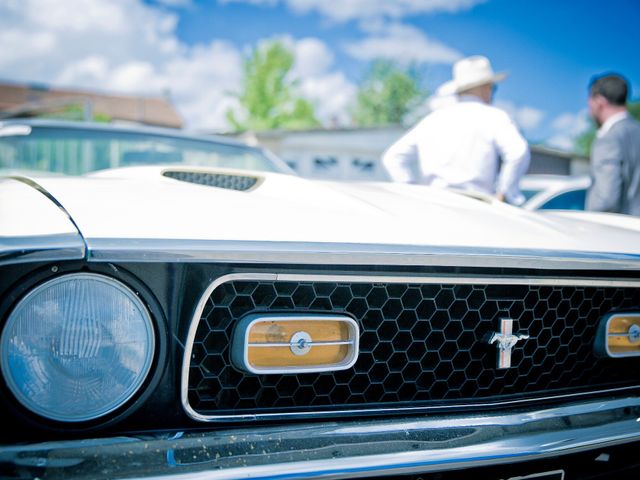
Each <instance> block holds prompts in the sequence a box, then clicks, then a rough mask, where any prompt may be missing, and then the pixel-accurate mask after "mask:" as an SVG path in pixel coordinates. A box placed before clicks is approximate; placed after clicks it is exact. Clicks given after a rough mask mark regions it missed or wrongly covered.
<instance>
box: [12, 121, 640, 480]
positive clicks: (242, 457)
mask: <svg viewBox="0 0 640 480" xmlns="http://www.w3.org/2000/svg"><path fill="white" fill-rule="evenodd" d="M0 166H1V167H2V168H3V169H5V171H6V172H9V173H8V174H7V176H5V177H4V178H2V179H1V180H0V319H1V322H2V323H1V325H0V327H1V337H0V359H1V362H2V363H1V367H2V368H1V370H2V375H1V382H2V384H1V385H0V403H1V404H2V408H1V409H0V422H1V424H2V425H3V428H2V432H1V433H0V437H1V438H0V476H3V477H11V478H33V477H40V478H43V477H44V478H133V477H135V478H141V477H153V478H199V479H209V478H211V479H213V478H316V477H318V478H356V477H371V476H378V477H380V476H388V477H392V476H397V475H405V474H406V475H414V477H413V478H415V477H417V476H418V475H419V476H420V477H421V478H430V477H429V476H430V475H437V477H434V478H441V479H447V478H462V477H464V478H496V479H497V478H507V477H517V478H527V476H531V477H530V478H534V477H535V478H538V479H539V478H547V479H553V478H558V479H559V478H585V477H586V476H589V478H605V477H606V476H607V475H609V474H611V473H612V472H624V473H621V474H620V475H622V476H625V475H631V473H629V472H632V469H635V470H633V471H635V472H636V473H637V471H638V460H637V455H635V451H636V450H637V448H638V445H639V444H640V443H639V442H640V428H639V426H638V425H639V424H638V419H639V418H640V391H639V384H640V357H639V356H638V355H640V224H639V220H638V219H635V218H632V217H623V216H619V215H602V214H600V215H595V214H589V213H585V212H576V213H570V212H557V213H554V212H545V213H538V212H529V211H526V210H522V209H519V208H515V207H511V206H509V205H506V204H503V203H499V202H497V201H493V200H486V199H485V200H479V199H476V198H471V197H468V196H465V195H460V194H457V193H454V192H448V191H444V190H435V189H430V188H427V187H421V186H412V185H398V184H390V183H388V184H377V185H372V184H347V183H330V182H323V183H318V182H313V181H309V180H306V179H303V178H299V177H296V176H294V175H292V174H290V173H289V172H288V171H287V169H286V167H285V166H284V165H282V164H281V163H280V162H279V160H277V159H275V158H273V157H271V156H269V154H268V153H266V152H264V151H262V150H260V149H256V148H252V147H247V146H244V145H242V144H238V143H235V142H232V141H230V140H227V139H223V138H214V137H194V136H188V135H183V134H179V133H175V132H169V131H165V130H157V129H146V128H133V127H118V126H109V125H90V124H71V123H58V122H53V121H41V122H38V121H26V120H24V121H22V120H14V121H6V122H4V123H2V124H0ZM47 172H59V173H65V174H69V173H74V174H79V175H76V176H72V175H60V174H58V175H54V174H51V173H47ZM598 475H602V477H598ZM619 478H622V477H619Z"/></svg>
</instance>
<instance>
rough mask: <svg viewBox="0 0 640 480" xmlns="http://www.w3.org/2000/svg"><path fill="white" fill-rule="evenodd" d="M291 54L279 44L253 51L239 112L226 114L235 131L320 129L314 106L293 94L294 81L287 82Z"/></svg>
mask: <svg viewBox="0 0 640 480" xmlns="http://www.w3.org/2000/svg"><path fill="white" fill-rule="evenodd" d="M294 60H295V58H294V55H293V53H292V52H291V51H290V50H289V49H287V48H286V47H285V46H284V45H283V44H282V42H278V41H274V42H269V43H266V44H263V45H261V46H259V47H258V48H256V49H255V50H254V51H253V53H252V54H251V56H250V57H249V58H248V59H246V60H245V63H244V79H243V82H242V85H241V89H240V92H239V93H238V94H237V98H238V100H239V101H240V105H241V110H240V112H237V111H234V110H232V109H230V110H228V111H227V120H228V121H229V124H230V125H231V126H232V128H233V129H235V130H236V131H246V130H254V131H259V130H270V129H276V128H283V129H302V128H310V127H315V126H318V125H319V122H318V120H317V119H316V117H315V113H314V108H313V105H312V104H311V103H310V102H309V101H307V100H305V99H304V98H302V97H300V96H298V95H297V94H296V93H295V90H296V87H297V81H296V80H294V79H291V78H290V72H291V68H292V67H293V63H294Z"/></svg>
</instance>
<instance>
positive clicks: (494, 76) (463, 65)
mask: <svg viewBox="0 0 640 480" xmlns="http://www.w3.org/2000/svg"><path fill="white" fill-rule="evenodd" d="M506 77H507V73H506V72H498V73H496V72H494V71H493V68H492V67H491V62H489V59H488V58H487V57H483V56H482V55H474V56H472V57H467V58H463V59H462V60H458V61H457V62H456V63H454V64H453V80H452V81H453V83H454V84H455V87H456V88H455V91H456V93H459V92H462V91H464V90H468V89H470V88H473V87H478V86H480V85H486V84H487V83H496V82H500V81H502V80H504V79H505V78H506Z"/></svg>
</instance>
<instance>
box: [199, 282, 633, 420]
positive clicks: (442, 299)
mask: <svg viewBox="0 0 640 480" xmlns="http://www.w3.org/2000/svg"><path fill="white" fill-rule="evenodd" d="M639 306H640V289H636V288H621V287H615V288H613V287H612V288H608V287H607V288H605V287H555V286H554V287H550V286H520V285H453V284H422V285H419V284H418V285H416V284H391V283H389V284H380V283H326V282H314V281H309V282H305V281H302V282H280V281H232V282H228V283H224V284H222V285H220V286H219V287H218V288H216V289H215V290H214V291H213V293H212V294H211V296H210V298H209V299H208V302H207V304H206V308H205V309H204V311H203V313H202V317H201V320H200V323H199V325H198V329H197V332H196V337H195V342H194V344H193V351H192V357H191V364H190V368H189V382H188V400H189V403H190V405H191V407H192V408H193V409H194V410H195V411H196V412H198V413H200V414H215V415H222V414H232V413H233V414H240V413H260V412H280V413H285V412H290V411H300V410H302V411H309V412H313V411H314V410H319V409H321V410H327V409H329V410H331V409H337V410H348V409H355V408H358V409H362V408H365V409H366V408H371V407H383V408H387V407H393V408H402V406H409V405H410V406H412V407H415V406H425V407H428V406H429V405H433V404H456V403H473V402H474V401H480V400H482V401H486V400H487V399H496V400H503V399H505V398H507V399H514V398H522V397H526V398H532V397H533V398H535V397H536V396H543V395H549V394H554V393H570V392H580V391H597V390H600V389H606V388H614V387H620V386H631V385H636V384H637V383H638V379H640V362H638V361H637V360H636V359H624V360H621V359H616V360H611V359H602V358H597V357H596V356H595V355H594V353H593V342H594V337H595V334H596V329H597V325H598V323H599V320H600V318H601V317H602V316H603V315H604V314H606V313H608V312H610V311H612V310H624V309H630V308H638V307H639ZM291 311H296V312H314V313H323V312H325V313H326V312H331V313H344V314H347V315H349V316H351V317H353V318H354V319H356V320H357V322H358V324H359V325H360V330H361V333H360V354H359V357H358V360H357V362H356V364H355V365H354V366H353V367H352V368H351V369H349V370H344V371H339V372H332V373H321V374H317V373H315V374H309V373H306V374H288V375H252V374H246V373H242V372H240V371H238V370H236V369H235V368H234V367H233V366H232V365H231V363H230V352H229V348H230V347H229V345H230V341H231V338H232V335H233V330H234V325H235V324H236V323H237V321H238V320H239V319H240V318H242V317H243V316H244V315H246V314H248V313H250V312H263V313H269V312H273V313H276V312H277V313H282V312H291ZM501 318H511V319H513V320H514V325H513V331H514V333H527V334H529V335H530V336H531V339H529V340H527V341H522V342H519V343H518V344H517V345H516V346H515V347H514V348H513V353H512V367H511V368H509V369H507V370H498V369H497V368H496V355H497V348H496V346H495V345H488V344H486V343H485V342H483V338H485V336H486V335H487V334H489V333H490V332H493V331H496V330H497V329H498V328H499V324H500V319H501Z"/></svg>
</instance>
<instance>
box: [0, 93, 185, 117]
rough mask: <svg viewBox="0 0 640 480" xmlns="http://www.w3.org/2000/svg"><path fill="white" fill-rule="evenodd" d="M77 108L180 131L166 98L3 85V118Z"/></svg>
mask: <svg viewBox="0 0 640 480" xmlns="http://www.w3.org/2000/svg"><path fill="white" fill-rule="evenodd" d="M72 105H78V106H80V108H82V109H84V110H88V111H90V112H91V115H90V117H94V116H96V115H100V116H103V117H106V118H108V119H110V120H121V121H129V122H137V123H142V124H146V125H157V126H162V127H171V128H180V127H182V123H183V122H182V118H181V117H180V115H179V114H178V112H177V111H176V109H175V108H174V107H173V105H172V104H171V102H169V101H168V100H167V99H166V98H163V97H160V96H158V97H141V96H132V95H111V94H105V93H98V92H89V91H84V90H72V89H59V88H51V87H48V86H46V85H33V84H19V83H8V82H0V117H5V118H7V117H31V116H37V115H39V114H43V113H47V114H49V113H51V112H56V111H60V110H63V109H64V108H65V107H69V106H72Z"/></svg>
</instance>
